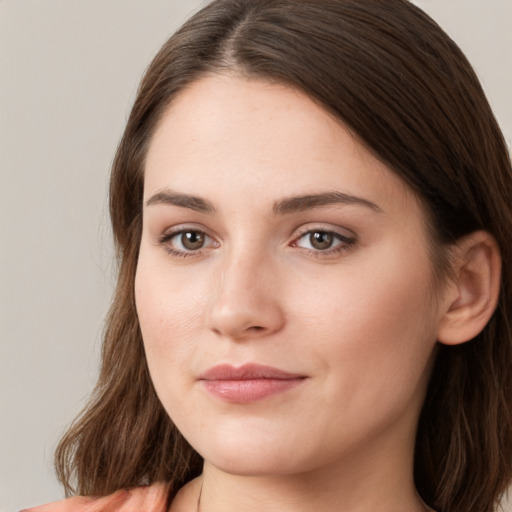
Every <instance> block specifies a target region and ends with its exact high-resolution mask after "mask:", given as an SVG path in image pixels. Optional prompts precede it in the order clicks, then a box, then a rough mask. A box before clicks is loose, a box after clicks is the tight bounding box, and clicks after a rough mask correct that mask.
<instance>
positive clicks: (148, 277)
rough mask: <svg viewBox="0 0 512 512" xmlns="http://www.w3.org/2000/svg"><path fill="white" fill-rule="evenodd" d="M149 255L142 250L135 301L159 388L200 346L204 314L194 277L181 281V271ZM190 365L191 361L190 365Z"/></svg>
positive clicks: (149, 359)
mask: <svg viewBox="0 0 512 512" xmlns="http://www.w3.org/2000/svg"><path fill="white" fill-rule="evenodd" d="M155 260H156V259H155V258H151V257H150V256H146V254H145V253H144V251H143V250H141V254H140V258H139V264H138V267H137V274H136V278H135V300H136V307H137V314H138V317H139V324H140V328H141V332H142V338H143V341H144V348H145V352H146V357H147V360H148V365H149V369H150V373H151V376H152V379H153V381H154V383H155V386H156V387H157V388H158V387H159V386H161V385H162V382H163V381H164V380H165V379H168V378H169V375H170V374H171V373H172V374H174V372H175V371H178V372H180V373H182V372H183V371H184V368H185V366H184V364H183V363H184V361H187V360H188V359H189V358H190V356H191V354H194V353H195V352H196V349H197V344H198V340H199V336H198V334H199V333H198V325H199V324H200V323H201V320H202V316H203V309H204V308H203V307H201V304H200V302H201V297H203V296H204V292H203V293H200V291H199V289H198V287H197V285H195V287H194V284H193V283H194V282H195V280H190V281H189V283H188V285H187V283H184V282H181V281H180V273H179V272H176V271H174V272H172V273H171V272H170V271H169V269H168V268H166V265H165V264H162V263H161V262H159V261H158V260H156V261H155ZM187 366H189V363H188V364H187Z"/></svg>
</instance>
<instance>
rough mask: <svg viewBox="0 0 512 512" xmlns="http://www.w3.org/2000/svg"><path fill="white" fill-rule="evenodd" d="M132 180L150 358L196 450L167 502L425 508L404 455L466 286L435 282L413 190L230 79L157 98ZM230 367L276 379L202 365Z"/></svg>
mask: <svg viewBox="0 0 512 512" xmlns="http://www.w3.org/2000/svg"><path fill="white" fill-rule="evenodd" d="M144 190H145V191H144V212H143V215H144V217H143V219H144V220H143V234H142V240H141V246H140V255H139V262H138V269H137V276H136V288H135V292H136V303H137V311H138V315H139V319H140V325H141V329H142V334H143V339H144V343H145V349H146V355H147V359H148V364H149V369H150V372H151V376H152V379H153V382H154V384H155V388H156V391H157V393H158V396H159V398H160V400H161V401H162V403H163V405H164V407H165V409H166V410H167V412H168V413H169V415H170V416H171V418H172V420H173V421H174V422H175V424H176V425H177V427H178V428H179V430H180V431H181V432H182V433H183V435H184V436H185V437H186V438H187V440H188V441H189V442H190V444H191V445H192V446H193V447H194V448H195V449H196V450H197V451H198V452H199V453H200V454H201V455H202V456H203V457H204V459H205V465H204V471H203V474H202V475H201V477H199V479H197V480H195V481H193V482H192V483H190V484H189V485H188V486H186V487H185V488H184V489H183V491H182V492H181V493H180V494H179V495H178V497H177V498H176V500H175V501H174V503H173V505H172V510H173V511H176V512H188V511H190V512H192V511H195V510H196V509H197V503H198V496H199V493H200V492H201V488H202V496H201V505H200V506H201V508H200V510H201V512H220V511H222V512H226V511H228V512H230V511H237V512H248V511H256V510H257V511H263V510H264V511H268V512H273V511H279V512H291V511H293V512H307V511H309V512H310V511H318V510H322V511H323V512H339V511H344V512H363V511H364V512H367V511H368V510H379V512H396V511H402V510H403V511H407V512H420V511H423V510H425V507H424V505H423V504H422V503H421V500H420V499H419V498H418V495H417V493H416V491H415V488H414V482H413V477H412V473H413V472H412V464H413V449H414V439H415V430H416V425H417V421H418V416H419V412H420V408H421V404H422V402H423V399H424V396H425V392H426V387H427V383H428V377H429V373H430V369H431V364H432V358H433V353H434V349H435V345H436V343H437V340H441V341H443V342H446V343H459V342H462V341H465V340H463V339H462V338H461V337H460V336H458V333H459V331H460V330H459V331H457V329H455V330H454V328H453V325H454V320H453V317H454V316H456V312H457V311H459V310H460V309H461V306H462V305H463V302H464V300H466V298H467V297H469V296H470V295H471V293H473V292H474V290H476V289H478V291H481V290H482V289H484V288H485V283H484V284H482V285H479V286H473V284H471V286H468V287H467V289H468V290H469V291H468V293H467V294H466V295H463V294H462V293H461V289H462V288H461V287H458V286H457V285H448V286H445V287H443V289H442V290H439V289H438V286H436V284H435V282H436V281H435V279H434V272H433V265H432V262H431V255H430V250H429V246H428V238H427V230H426V226H425V216H424V214H423V211H422V208H421V206H420V204H419V202H418V200H417V199H416V197H415V196H414V194H413V193H412V192H411V191H410V190H409V189H408V188H407V187H406V186H405V185H404V184H403V183H402V182H401V180H400V179H399V178H398V177H397V176H396V175H395V174H394V173H393V172H392V171H391V170H390V169H388V168H387V167H386V166H385V165H384V164H382V163H381V162H380V161H378V160H377V159H376V158H375V157H374V156H372V155H371V154H370V153H369V152H368V151H367V150H366V149H365V148H364V147H363V146H362V145H361V144H360V143H359V142H358V141H357V140H356V139H355V138H354V137H353V136H352V135H351V134H350V133H349V132H348V131H347V130H346V129H345V128H344V127H343V126H342V125H341V124H340V123H339V122H337V121H336V120H334V119H333V117H332V116H330V115H329V114H328V113H326V112H325V111H324V110H323V109H322V108H320V107H319V106H318V105H317V104H315V103H314V102H313V101H312V100H310V99H309V98H308V97H307V96H305V95H304V94H302V93H300V92H297V91H295V90H293V89H291V88H289V87H286V86H283V85H278V84H270V83H268V82H263V81H256V80H248V79H245V78H241V77H237V76H234V75H224V76H222V75H214V76H209V77H206V78H203V79H201V80H199V81H197V82H196V83H194V84H192V85H191V86H189V87H188V88H187V89H186V90H185V91H183V92H181V93H180V94H179V95H178V97H177V98H176V99H175V100H174V101H173V103H172V104H171V106H170V108H169V109H168V110H167V112H166V114H165V115H164V117H163V119H162V120H161V122H160V124H159V126H158V128H157V130H156V133H155V135H154V137H153V139H152V141H151V144H150V147H149V151H148V155H147V161H146V168H145V183H144ZM489 244H490V242H489V240H488V239H484V241H483V247H484V248H483V249H482V250H480V251H479V250H478V249H477V250H476V256H477V257H481V259H483V260H485V261H488V260H489V258H492V251H489V250H488V248H489V246H490V245H489ZM470 245H471V247H473V249H474V246H475V243H474V242H473V241H472V242H471V244H470ZM480 245H482V244H480ZM479 247H480V246H479ZM466 249H467V248H466ZM466 252H468V253H469V251H466ZM472 254H473V255H475V250H473V251H472ZM476 268H480V266H478V265H476ZM466 274H467V273H465V274H464V275H466ZM485 279H486V278H483V280H484V281H485ZM482 282H483V281H482ZM486 282H494V281H493V278H489V279H487V281H486ZM494 303H495V302H494ZM486 307H487V308H491V309H492V307H493V301H492V300H490V301H488V304H487V306H486ZM449 315H452V316H451V317H450V316H449ZM481 317H482V322H484V321H486V318H487V319H488V317H486V318H484V317H485V315H481ZM455 320H457V318H456V319H455ZM458 320H459V321H460V318H459V319H458ZM461 322H462V323H463V324H464V326H466V327H467V322H465V323H464V322H463V321H461ZM483 325H485V323H484V324H483ZM450 329H451V330H450ZM475 329H477V326H476V325H475V326H474V329H473V330H475ZM468 332H469V331H468ZM472 332H473V331H471V333H472ZM442 338H445V339H442ZM247 364H259V365H264V366H265V367H266V368H268V367H272V368H273V369H275V370H279V371H281V372H286V375H287V376H288V377H286V379H284V382H285V384H284V385H283V379H281V378H275V375H274V376H273V377H272V376H271V378H267V377H269V376H268V375H266V376H265V378H263V376H261V375H260V376H258V375H256V376H255V375H252V377H251V379H250V381H249V382H247V381H246V382H241V380H240V377H236V378H235V377H230V378H224V377H219V376H218V375H217V376H214V377H211V379H210V378H209V377H205V376H207V375H208V371H210V370H211V369H212V368H215V367H217V366H218V365H228V366H229V367H230V368H231V369H234V371H236V370H237V369H238V368H240V367H242V366H243V365H247ZM258 371H259V370H258ZM262 371H263V370H262ZM264 371H267V372H268V370H264Z"/></svg>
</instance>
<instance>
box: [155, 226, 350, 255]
mask: <svg viewBox="0 0 512 512" xmlns="http://www.w3.org/2000/svg"><path fill="white" fill-rule="evenodd" d="M185 233H196V234H201V235H203V236H205V237H206V238H207V239H210V240H212V241H213V242H214V244H216V245H217V246H218V243H217V242H215V241H214V239H213V238H212V237H210V236H209V235H208V234H206V233H205V232H204V231H202V230H200V229H191V228H188V229H177V230H176V231H171V232H168V233H164V234H163V235H162V236H161V237H160V238H159V239H158V244H159V245H161V246H165V249H166V251H167V253H168V254H170V255H171V256H174V257H178V258H194V257H200V256H202V254H203V252H204V250H205V249H206V250H208V248H203V247H202V248H199V249H198V250H195V251H194V250H188V251H187V250H185V251H182V250H179V249H175V248H174V247H172V246H171V245H170V242H171V241H172V240H173V239H174V238H176V237H179V236H180V235H183V234H185ZM314 233H322V234H324V235H330V236H332V237H333V238H334V239H335V240H337V241H338V242H339V243H338V245H335V246H334V247H329V248H327V249H325V250H321V249H307V248H304V247H303V248H302V250H303V252H304V253H305V254H306V255H307V256H312V257H314V258H322V257H329V256H336V255H338V254H340V253H342V252H346V251H349V250H350V249H352V248H353V246H354V245H355V243H356V241H357V240H356V237H355V236H354V237H348V236H346V235H342V234H340V233H338V232H336V231H333V230H328V229H322V228H314V229H308V230H306V231H303V232H302V233H300V234H299V235H298V236H297V237H295V238H294V240H293V241H292V242H291V243H290V244H289V245H290V246H291V247H299V248H300V246H299V245H298V241H299V240H301V239H303V238H304V237H306V236H311V235H312V234H314Z"/></svg>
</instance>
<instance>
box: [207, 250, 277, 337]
mask: <svg viewBox="0 0 512 512" xmlns="http://www.w3.org/2000/svg"><path fill="white" fill-rule="evenodd" d="M278 281H279V279H278V275H277V269H275V268H274V269H272V268H271V266H270V265H269V264H266V263H265V262H264V261H262V260H261V259H259V261H255V260H254V259H251V258H248V257H244V256H243V255H240V257H233V258H232V259H231V261H227V262H226V263H225V264H224V266H223V268H222V270H221V272H220V273H219V275H218V278H217V280H216V283H215V286H214V288H215V293H214V297H213V300H212V303H211V306H210V315H209V323H210V328H211V329H212V330H213V331H214V332H215V333H216V334H217V335H221V336H225V337H228V338H231V339H233V340H240V341H241V340H247V339H249V338H261V337H264V336H268V335H269V334H272V333H275V332H277V331H279V330H281V329H282V327H283V325H284V321H285V316H284V313H283V308H282V297H280V293H279V285H278Z"/></svg>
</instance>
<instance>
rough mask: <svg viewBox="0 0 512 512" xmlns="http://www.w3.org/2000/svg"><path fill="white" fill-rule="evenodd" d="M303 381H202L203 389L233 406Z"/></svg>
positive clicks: (275, 393) (262, 397)
mask: <svg viewBox="0 0 512 512" xmlns="http://www.w3.org/2000/svg"><path fill="white" fill-rule="evenodd" d="M303 381H304V379H302V378H297V379H244V380H204V381H202V382H203V385H204V387H205V388H206V389H207V390H208V391H209V392H210V393H211V394H212V395H215V396H216V397H218V398H221V399H222V400H224V401H225V402H229V403H233V404H247V403H251V402H256V401H257V400H262V399H264V398H267V397H269V396H272V395H277V394H280V393H284V392H285V391H288V390H289V389H292V388H294V387H295V386H298V385H299V384H300V383H301V382H303Z"/></svg>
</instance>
